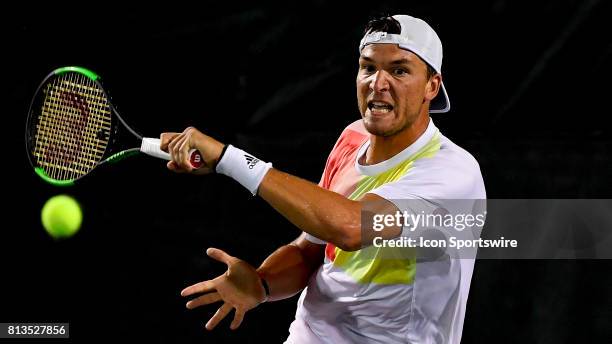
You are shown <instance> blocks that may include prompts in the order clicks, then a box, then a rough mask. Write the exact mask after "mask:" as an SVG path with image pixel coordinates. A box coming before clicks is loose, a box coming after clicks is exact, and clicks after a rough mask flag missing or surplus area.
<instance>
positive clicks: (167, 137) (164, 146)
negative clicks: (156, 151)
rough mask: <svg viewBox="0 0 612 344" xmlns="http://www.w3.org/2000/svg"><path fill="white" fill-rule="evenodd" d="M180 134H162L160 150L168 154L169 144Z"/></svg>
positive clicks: (160, 136)
mask: <svg viewBox="0 0 612 344" xmlns="http://www.w3.org/2000/svg"><path fill="white" fill-rule="evenodd" d="M178 135H180V133H161V135H159V148H160V149H161V150H163V151H164V152H168V144H169V143H170V142H171V141H172V139H174V138H175V137H176V136H178Z"/></svg>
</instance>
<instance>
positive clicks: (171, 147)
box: [168, 134, 182, 161]
mask: <svg viewBox="0 0 612 344" xmlns="http://www.w3.org/2000/svg"><path fill="white" fill-rule="evenodd" d="M180 135H182V134H178V135H176V136H174V137H173V138H172V140H170V142H168V153H169V154H170V159H172V160H173V161H177V159H176V156H175V155H176V154H175V153H174V151H175V147H176V142H177V141H178V140H179V138H180Z"/></svg>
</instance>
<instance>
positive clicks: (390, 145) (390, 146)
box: [364, 114, 429, 165]
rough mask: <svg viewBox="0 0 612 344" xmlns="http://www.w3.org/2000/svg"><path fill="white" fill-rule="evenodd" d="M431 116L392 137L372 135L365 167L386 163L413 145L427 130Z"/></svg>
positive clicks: (421, 119)
mask: <svg viewBox="0 0 612 344" xmlns="http://www.w3.org/2000/svg"><path fill="white" fill-rule="evenodd" d="M428 124H429V114H426V115H425V116H419V118H418V119H417V120H416V121H415V122H414V123H412V124H411V125H410V126H409V127H407V128H404V129H403V130H402V131H400V132H398V133H396V134H394V135H391V136H387V137H385V136H376V135H370V147H368V150H367V151H366V154H364V156H365V162H364V165H374V164H378V163H379V162H382V161H385V160H388V159H390V158H391V157H393V156H394V155H396V154H398V153H399V152H401V151H403V150H404V149H406V148H407V147H408V146H410V145H411V144H413V143H414V142H415V141H416V140H417V139H418V138H419V137H421V135H423V133H424V132H425V130H427V125H428Z"/></svg>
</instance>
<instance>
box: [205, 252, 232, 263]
mask: <svg viewBox="0 0 612 344" xmlns="http://www.w3.org/2000/svg"><path fill="white" fill-rule="evenodd" d="M206 254H207V255H208V256H209V257H210V258H212V259H214V260H218V261H220V262H222V263H225V264H227V265H228V266H229V265H230V263H231V262H232V258H234V257H232V256H230V255H229V254H227V253H225V252H224V251H222V250H220V249H218V248H214V247H210V248H209V249H208V250H206Z"/></svg>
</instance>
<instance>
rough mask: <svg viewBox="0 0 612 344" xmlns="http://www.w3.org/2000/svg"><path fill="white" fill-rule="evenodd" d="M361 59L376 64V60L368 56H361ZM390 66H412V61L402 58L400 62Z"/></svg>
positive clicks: (393, 62)
mask: <svg viewBox="0 0 612 344" xmlns="http://www.w3.org/2000/svg"><path fill="white" fill-rule="evenodd" d="M359 58H360V59H363V60H365V61H367V62H374V60H373V59H372V58H369V57H367V56H360V57H359ZM390 64H392V65H403V64H412V62H411V61H410V60H408V59H407V58H401V59H399V60H394V61H391V63H390Z"/></svg>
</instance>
